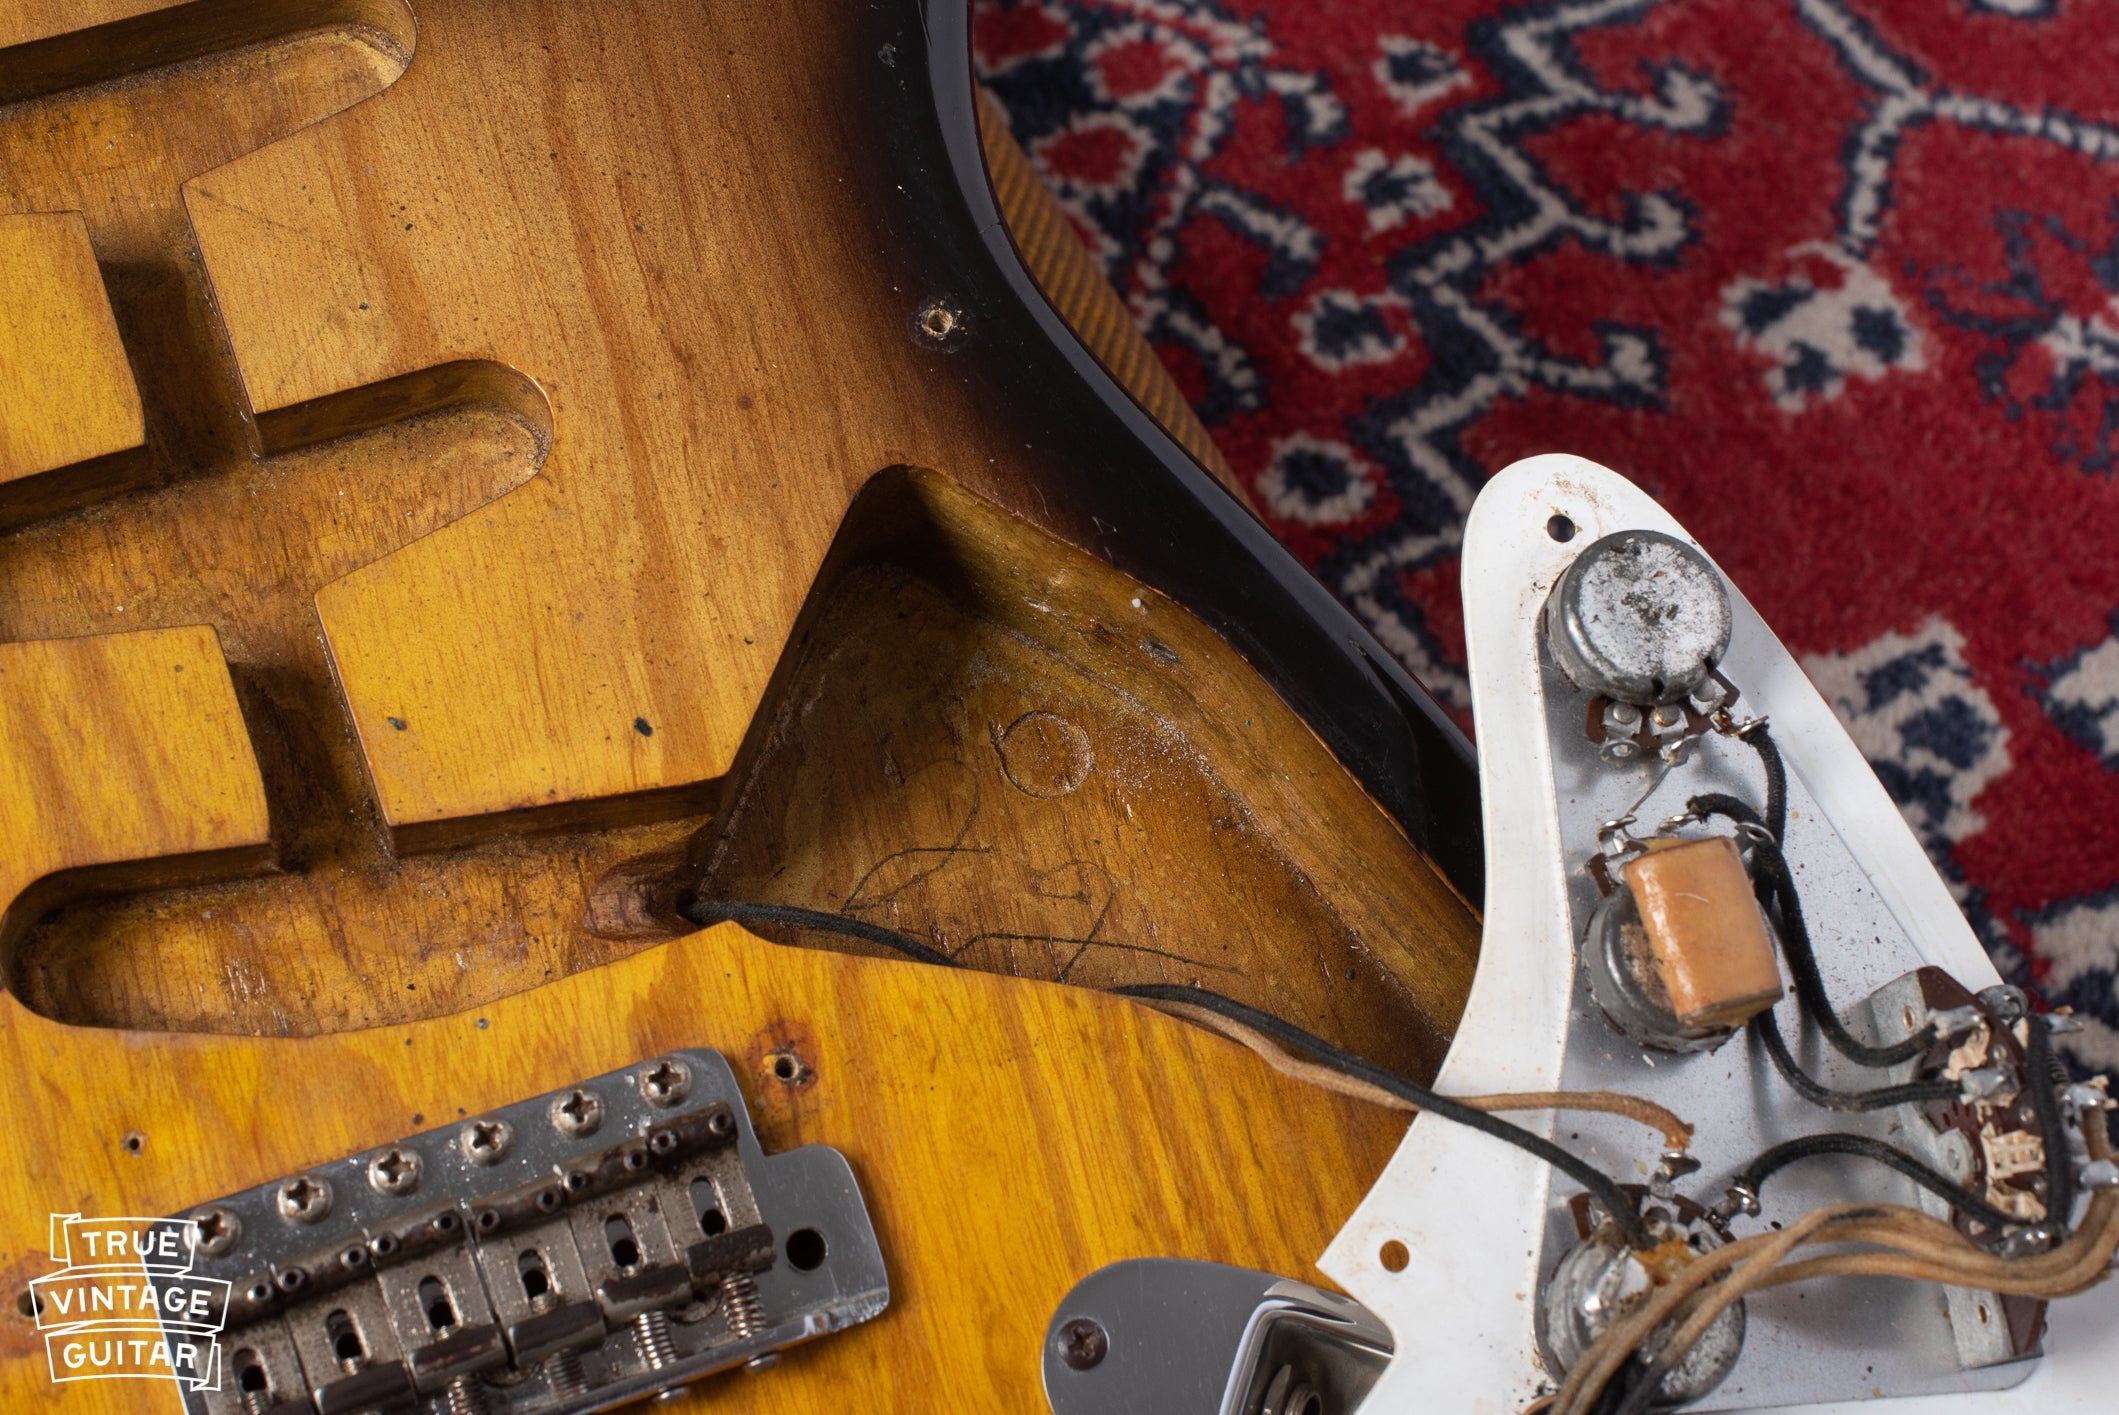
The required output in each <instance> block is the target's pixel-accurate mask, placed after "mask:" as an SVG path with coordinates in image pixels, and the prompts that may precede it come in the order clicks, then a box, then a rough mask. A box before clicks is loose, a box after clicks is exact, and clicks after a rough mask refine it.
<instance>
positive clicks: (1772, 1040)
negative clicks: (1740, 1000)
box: [1751, 1007, 1961, 1111]
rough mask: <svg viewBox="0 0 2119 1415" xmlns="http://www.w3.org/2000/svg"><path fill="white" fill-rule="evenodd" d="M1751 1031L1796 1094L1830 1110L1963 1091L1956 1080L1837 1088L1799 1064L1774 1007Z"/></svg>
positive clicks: (1948, 1096)
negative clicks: (1820, 1079) (1789, 1046)
mask: <svg viewBox="0 0 2119 1415" xmlns="http://www.w3.org/2000/svg"><path fill="white" fill-rule="evenodd" d="M1751 1030H1752V1031H1754V1032H1756V1033H1757V1034H1758V1038H1759V1040H1760V1041H1761V1042H1763V1043H1764V1044H1765V1047H1766V1055H1767V1056H1769V1057H1771V1058H1772V1059H1773V1068H1774V1070H1776V1071H1778V1072H1780V1073H1781V1077H1782V1079H1783V1080H1785V1081H1786V1082H1787V1083H1788V1084H1789V1085H1790V1086H1791V1087H1793V1088H1794V1090H1795V1093H1796V1094H1797V1095H1799V1096H1801V1097H1802V1098H1803V1099H1804V1100H1806V1101H1808V1102H1810V1103H1811V1104H1812V1105H1816V1106H1822V1107H1824V1108H1825V1109H1826V1110H1837V1111H1864V1110H1888V1109H1890V1108H1891V1107H1892V1106H1895V1105H1909V1104H1910V1105H1919V1104H1921V1103H1923V1102H1926V1101H1948V1100H1955V1099H1957V1097H1958V1095H1959V1093H1960V1090H1961V1088H1960V1087H1959V1086H1958V1084H1957V1083H1956V1082H1955V1081H1908V1082H1906V1083H1904V1084H1903V1085H1897V1086H1877V1087H1875V1088H1873V1089H1871V1090H1866V1091H1839V1090H1834V1089H1833V1088H1832V1087H1830V1086H1827V1085H1825V1084H1824V1083H1823V1082H1822V1081H1819V1080H1818V1079H1817V1078H1816V1077H1814V1076H1812V1075H1811V1074H1810V1073H1809V1072H1807V1071H1805V1070H1803V1068H1802V1067H1801V1066H1799V1065H1798V1064H1797V1063H1796V1060H1795V1057H1794V1056H1793V1055H1791V1054H1790V1053H1789V1051H1788V1042H1787V1040H1786V1039H1785V1038H1784V1037H1782V1036H1781V1024H1780V1019H1779V1018H1777V1017H1775V1016H1774V1015H1773V1009H1772V1008H1770V1007H1769V1008H1767V1009H1766V1010H1765V1011H1763V1012H1761V1013H1759V1014H1758V1016H1756V1017H1754V1018H1752V1019H1751Z"/></svg>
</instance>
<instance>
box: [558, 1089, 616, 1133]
mask: <svg viewBox="0 0 2119 1415" xmlns="http://www.w3.org/2000/svg"><path fill="white" fill-rule="evenodd" d="M551 1116H552V1128H553V1129H554V1130H557V1131H558V1132H559V1133H560V1134H562V1135H572V1136H575V1137H576V1138H579V1137H580V1136H583V1135H593V1134H595V1133H596V1127H597V1126H599V1125H601V1124H603V1097H601V1096H599V1095H597V1094H596V1093H595V1092H594V1091H590V1090H585V1089H583V1088H582V1087H580V1086H576V1087H575V1088H574V1089H573V1090H571V1091H568V1092H567V1093H566V1094H565V1095H563V1096H555V1097H553V1099H552V1110H551Z"/></svg>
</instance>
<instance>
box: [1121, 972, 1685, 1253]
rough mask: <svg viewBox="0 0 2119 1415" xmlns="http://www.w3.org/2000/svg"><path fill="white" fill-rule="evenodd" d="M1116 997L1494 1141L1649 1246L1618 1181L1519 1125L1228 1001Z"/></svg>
mask: <svg viewBox="0 0 2119 1415" xmlns="http://www.w3.org/2000/svg"><path fill="white" fill-rule="evenodd" d="M1111 991H1112V992H1114V993H1116V994H1117V995H1118V996H1120V997H1132V998H1139V999H1140V1000H1142V1001H1144V1002H1179V1003H1184V1004H1186V1005H1188V1006H1192V1007H1202V1008H1205V1009H1206V1010H1207V1011H1209V1012H1213V1013H1216V1014H1218V1015H1220V1016H1223V1017H1226V1018H1228V1019H1229V1020H1230V1021H1232V1022H1238V1023H1241V1024H1242V1025H1243V1026H1246V1027H1249V1028H1251V1029H1252V1030H1253V1031H1257V1032H1260V1033H1263V1034H1264V1035H1266V1036H1268V1037H1270V1038H1272V1039H1273V1040H1274V1041H1276V1042H1278V1043H1280V1044H1281V1045H1283V1046H1286V1047H1289V1048H1291V1049H1293V1050H1295V1051H1299V1052H1302V1053H1304V1054H1305V1055H1307V1056H1310V1057H1312V1058H1314V1059H1315V1060H1317V1061H1318V1062H1321V1063H1322V1064H1324V1065H1326V1066H1329V1067H1330V1068H1332V1070H1334V1071H1337V1072H1339V1073H1340V1074H1341V1075H1344V1076H1351V1077H1353V1078H1354V1079H1355V1080H1358V1081H1366V1082H1367V1083H1368V1084H1369V1085H1371V1086H1374V1087H1376V1088H1377V1089H1378V1090H1382V1091H1388V1092H1389V1093H1390V1094H1391V1095H1394V1096H1396V1097H1398V1098H1399V1099H1400V1100H1403V1101H1407V1102H1409V1103H1411V1104H1412V1105H1415V1106H1417V1107H1419V1108H1420V1109H1421V1110H1423V1111H1426V1112H1428V1113H1430V1114H1432V1115H1435V1116H1438V1117H1440V1118H1441V1119H1444V1120H1451V1121H1455V1122H1456V1123H1457V1124H1459V1125H1463V1126H1466V1127H1468V1128H1470V1129H1473V1130H1477V1131H1479V1132H1480V1133H1481V1134H1484V1135H1491V1136H1493V1137H1494V1138H1495V1139H1497V1140H1501V1141H1504V1142H1505V1143H1507V1144H1511V1145H1514V1146H1515V1147H1516V1148H1517V1149H1519V1150H1523V1151H1526V1152H1527V1153H1529V1154H1532V1155H1535V1156H1537V1157H1538V1158H1539V1159H1541V1160H1543V1161H1545V1163H1547V1164H1549V1165H1551V1166H1552V1167H1553V1168H1554V1169H1557V1170H1559V1171H1560V1172H1561V1173H1563V1174H1565V1175H1566V1176H1567V1177H1568V1178H1570V1179H1572V1180H1574V1181H1575V1183H1577V1184H1579V1185H1581V1186H1582V1187H1583V1188H1584V1189H1586V1190H1588V1191H1589V1192H1590V1194H1591V1195H1593V1196H1594V1197H1595V1198H1596V1200H1597V1202H1598V1203H1600V1204H1602V1205H1603V1206H1604V1211H1605V1212H1606V1213H1608V1214H1610V1215H1611V1217H1612V1221H1613V1222H1614V1223H1616V1224H1617V1225H1618V1226H1619V1229H1620V1231H1621V1232H1623V1233H1624V1234H1625V1235H1626V1239H1627V1241H1628V1242H1629V1243H1631V1244H1633V1245H1634V1246H1635V1247H1637V1248H1645V1247H1648V1246H1650V1245H1651V1243H1652V1241H1653V1240H1652V1239H1651V1238H1650V1237H1649V1234H1648V1229H1647V1227H1646V1226H1645V1225H1644V1224H1643V1223H1642V1221H1641V1213H1640V1207H1639V1205H1638V1204H1637V1203H1636V1202H1635V1200H1634V1198H1633V1196H1632V1195H1630V1194H1628V1193H1627V1192H1626V1191H1625V1190H1624V1189H1622V1188H1620V1187H1619V1184H1618V1181H1617V1180H1615V1179H1613V1178H1612V1177H1611V1176H1610V1175H1608V1174H1605V1173H1604V1172H1603V1171H1601V1170H1599V1169H1597V1168H1596V1167H1595V1166H1594V1165H1592V1164H1590V1163H1589V1162H1588V1161H1586V1160H1584V1159H1581V1158H1580V1157H1578V1156H1576V1155H1572V1154H1569V1153H1568V1152H1567V1151H1566V1150H1564V1149H1562V1148H1561V1147H1560V1146H1558V1145H1556V1144H1554V1143H1553V1142H1552V1141H1550V1140H1548V1139H1546V1138H1544V1137H1543V1136H1542V1135H1536V1134H1533V1133H1532V1132H1530V1131H1528V1130H1525V1129H1524V1128H1523V1127H1522V1126H1520V1125H1515V1124H1512V1123H1510V1122H1509V1121H1506V1120H1503V1119H1501V1118H1500V1117H1499V1116H1497V1115H1491V1114H1488V1113H1487V1112H1486V1111H1483V1110H1474V1109H1472V1107H1470V1106H1468V1105H1465V1104H1463V1103H1461V1102H1459V1101H1455V1100H1452V1099H1450V1098H1449V1097H1448V1096H1444V1095H1438V1094H1436V1093H1435V1092H1433V1091H1430V1090H1429V1089H1428V1088H1427V1087H1425V1086H1422V1085H1419V1084H1417V1083H1416V1082H1412V1081H1408V1080H1406V1079H1405V1078H1404V1077H1403V1076H1400V1075H1398V1074H1397V1073H1396V1072H1393V1071H1386V1070H1385V1069H1384V1068H1382V1067H1380V1066H1378V1065H1376V1064H1375V1063H1373V1062H1370V1061H1364V1060H1363V1059H1361V1058H1360V1057H1358V1056H1355V1055H1354V1054H1353V1053H1352V1052H1347V1051H1342V1050H1340V1049H1339V1048H1338V1047H1336V1046H1333V1045H1332V1044H1331V1043H1330V1042H1328V1041H1326V1040H1325V1039H1324V1038H1322V1037H1319V1036H1315V1035H1313V1034H1312V1033H1309V1032H1306V1031H1304V1030H1303V1029H1302V1028H1300V1027H1298V1026H1296V1025H1295V1024H1294V1023H1292V1022H1288V1021H1284V1020H1283V1019H1281V1018H1279V1017H1275V1016H1274V1015H1273V1014H1271V1013H1270V1012H1260V1011H1259V1010H1258V1009H1257V1008H1255V1007H1248V1006H1246V1005H1245V1004H1243V1003H1241V1002H1238V1001H1236V999H1234V998H1232V997H1223V996H1222V995H1221V994H1220V993H1217V992H1209V991H1208V990H1207V989H1205V988H1197V987H1188V986H1183V985H1179V984H1174V983H1137V984H1134V985H1133V986H1130V987H1120V988H1113V989H1111Z"/></svg>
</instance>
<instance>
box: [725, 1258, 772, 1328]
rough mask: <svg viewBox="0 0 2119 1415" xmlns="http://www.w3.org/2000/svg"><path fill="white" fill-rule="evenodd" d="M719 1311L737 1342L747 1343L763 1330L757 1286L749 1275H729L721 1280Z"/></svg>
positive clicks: (763, 1319) (762, 1313) (763, 1314)
mask: <svg viewBox="0 0 2119 1415" xmlns="http://www.w3.org/2000/svg"><path fill="white" fill-rule="evenodd" d="M721 1311H722V1314H723V1315H724V1316H726V1317H727V1318H728V1329H729V1331H730V1333H731V1334H733V1335H734V1336H735V1338H736V1339H737V1340H738V1341H749V1340H750V1339H751V1338H752V1337H754V1336H756V1335H757V1334H758V1333H759V1332H760V1331H761V1330H763V1329H764V1327H765V1313H764V1311H763V1310H762V1309H761V1307H760V1305H759V1302H758V1284H757V1283H756V1282H754V1281H752V1279H751V1275H750V1274H749V1273H730V1274H729V1275H728V1276H727V1277H725V1278H723V1279H721Z"/></svg>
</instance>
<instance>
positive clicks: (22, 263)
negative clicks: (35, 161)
mask: <svg viewBox="0 0 2119 1415" xmlns="http://www.w3.org/2000/svg"><path fill="white" fill-rule="evenodd" d="M0 289H4V290H7V291H9V292H10V297H9V300H8V303H9V307H10V308H9V312H8V317H7V318H6V319H5V320H4V321H0V407H5V408H6V409H7V416H6V417H4V418H0V482H19V481H20V480H21V479H22V478H25V477H34V476H35V475H37V474H38V473H39V472H49V471H54V470H56V469H58V468H60V467H69V466H72V465H73V464H74V463H76V462H88V461H93V460H95V459H97V458H101V457H108V456H110V455H112V454H114V453H118V452H125V451H129V450H131V449H133V448H136V447H138V446H139V445H140V444H141V441H142V440H143V436H144V430H143V429H142V427H141V423H140V394H139V390H138V389H137V388H135V387H134V386H133V381H132V370H131V369H130V368H129V367H127V366H126V362H125V346H124V345H123V344H121V343H120V342H119V341H118V325H117V321H116V320H114V319H112V318H111V314H110V301H109V300H108V299H106V298H105V297H104V294H103V277H102V275H101V274H100V273H99V272H98V271H97V270H96V254H95V251H94V250H93V249H92V248H91V247H90V246H89V243H88V227H87V226H86V224H84V223H83V222H82V220H81V218H80V216H79V215H77V214H75V213H72V212H54V213H51V214H49V215H41V216H5V217H0Z"/></svg>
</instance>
